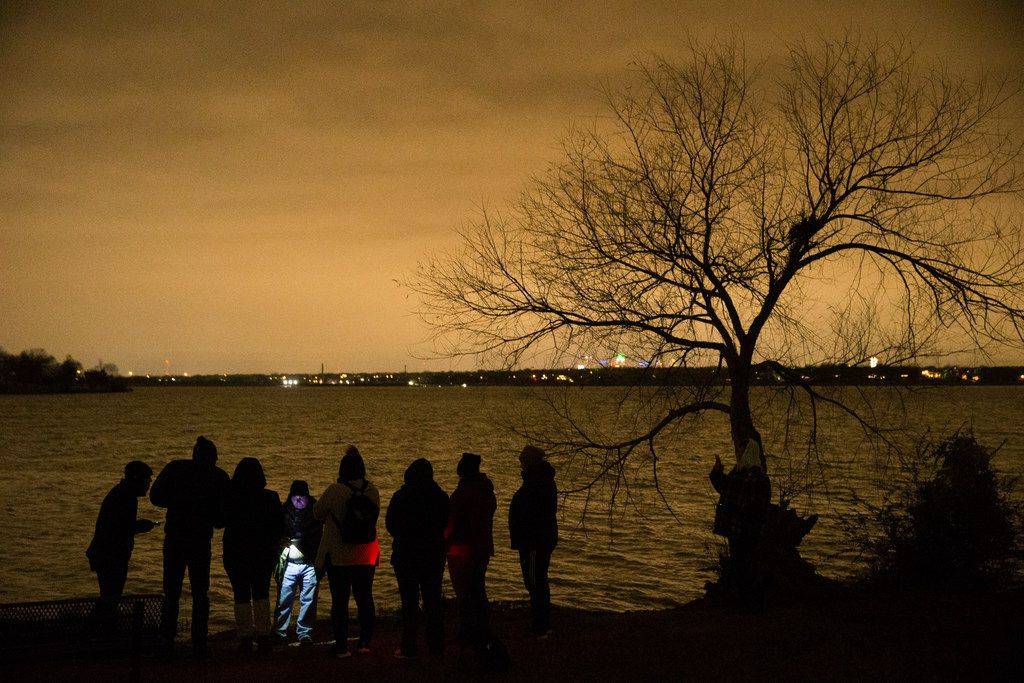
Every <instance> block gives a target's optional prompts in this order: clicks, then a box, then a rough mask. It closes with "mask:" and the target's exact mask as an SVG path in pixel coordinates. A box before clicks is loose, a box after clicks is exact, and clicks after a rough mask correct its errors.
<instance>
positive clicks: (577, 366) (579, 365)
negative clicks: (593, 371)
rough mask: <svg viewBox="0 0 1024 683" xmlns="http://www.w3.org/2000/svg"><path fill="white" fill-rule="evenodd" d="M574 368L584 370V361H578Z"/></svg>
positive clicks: (585, 366)
mask: <svg viewBox="0 0 1024 683" xmlns="http://www.w3.org/2000/svg"><path fill="white" fill-rule="evenodd" d="M576 369H577V370H586V369H587V364H586V363H578V364H577V365H576Z"/></svg>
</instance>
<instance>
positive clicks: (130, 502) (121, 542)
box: [85, 460, 155, 629]
mask: <svg viewBox="0 0 1024 683" xmlns="http://www.w3.org/2000/svg"><path fill="white" fill-rule="evenodd" d="M152 480H153V470H152V468H151V467H150V466H149V465H147V464H146V463H144V462H142V461H141V460H132V461H131V462H130V463H128V464H127V465H125V466H124V478H123V479H121V481H119V482H118V483H117V484H114V487H113V488H111V489H110V491H109V492H108V493H107V495H106V497H105V498H104V499H103V503H102V504H101V505H100V512H99V515H97V517H96V531H95V532H94V533H93V536H92V542H91V543H90V544H89V548H88V550H86V551H85V556H86V557H88V558H89V568H90V569H92V570H93V571H94V572H96V581H97V583H99V586H100V599H99V600H98V601H97V602H96V616H97V617H98V618H99V620H100V623H101V624H102V625H103V627H104V628H107V629H112V628H114V627H115V626H116V619H117V605H118V602H119V601H120V599H121V594H122V593H124V584H125V581H126V580H127V579H128V561H129V560H130V559H131V557H132V550H133V549H134V548H135V535H136V534H144V533H146V532H148V531H152V529H153V527H154V526H155V525H154V523H153V522H151V521H150V520H148V519H137V516H138V512H139V498H141V497H142V496H144V495H146V492H147V491H149V483H150V482H151V481H152Z"/></svg>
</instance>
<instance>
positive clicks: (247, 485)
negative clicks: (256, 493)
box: [231, 458, 267, 490]
mask: <svg viewBox="0 0 1024 683" xmlns="http://www.w3.org/2000/svg"><path fill="white" fill-rule="evenodd" d="M231 483H232V484H234V485H235V486H236V487H238V488H240V489H246V490H259V489H262V488H265V487H266V485H267V477H266V476H265V475H264V474H263V465H261V464H260V461H259V460H257V459H256V458H242V459H241V460H239V461H238V465H236V466H235V473H234V474H233V475H231Z"/></svg>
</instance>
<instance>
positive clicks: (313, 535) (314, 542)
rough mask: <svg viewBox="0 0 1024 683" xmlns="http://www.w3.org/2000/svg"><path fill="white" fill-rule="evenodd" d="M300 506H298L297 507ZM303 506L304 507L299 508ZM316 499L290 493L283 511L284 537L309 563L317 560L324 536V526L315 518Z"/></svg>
mask: <svg viewBox="0 0 1024 683" xmlns="http://www.w3.org/2000/svg"><path fill="white" fill-rule="evenodd" d="M296 504H298V505H296ZM299 505H301V506H302V507H299ZM315 505H316V498H315V497H313V496H310V495H305V494H302V493H290V494H289V496H288V500H286V501H285V503H284V505H283V506H282V509H283V510H284V535H285V536H287V537H288V540H289V542H290V543H291V544H292V545H294V546H295V547H296V548H298V550H299V552H300V553H302V556H303V557H305V558H306V561H307V562H310V563H312V562H313V561H314V560H315V559H316V553H317V550H319V548H320V537H321V536H322V535H323V528H324V526H323V524H322V523H321V522H319V521H317V519H316V517H314V516H313V507H314V506H315Z"/></svg>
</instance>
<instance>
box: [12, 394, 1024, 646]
mask: <svg viewBox="0 0 1024 683" xmlns="http://www.w3.org/2000/svg"><path fill="white" fill-rule="evenodd" d="M572 391H574V392H576V393H575V394H573V400H574V401H577V402H578V403H579V404H580V405H581V406H585V407H586V410H587V411H588V413H589V415H590V417H591V418H592V419H594V420H595V421H601V420H604V419H608V420H611V419H612V417H611V416H612V414H613V411H614V407H615V405H616V404H617V402H616V400H615V396H616V393H617V391H616V390H615V389H609V388H585V389H573V390H572ZM532 396H533V394H532V392H531V390H530V389H527V388H518V387H482V388H471V389H460V388H444V389H440V388H420V387H417V388H298V389H284V388H180V389H139V390H136V391H135V392H133V393H130V394H115V395H85V396H0V464H2V467H0V499H2V501H3V503H2V505H3V522H2V523H0V555H2V557H0V599H2V600H3V601H21V600H35V599H46V598H54V597H64V596H72V595H82V594H91V593H94V592H95V584H94V579H93V576H92V574H91V573H90V572H89V568H88V564H87V562H86V559H85V555H84V552H85V548H86V546H87V545H88V542H89V539H90V537H91V534H92V526H93V523H94V521H95V518H96V513H97V511H98V509H99V504H100V501H101V500H102V497H103V495H104V494H105V493H106V491H107V489H108V488H109V487H110V486H111V485H112V484H114V483H115V482H116V481H117V480H118V479H119V477H120V470H121V467H122V466H123V465H124V463H125V462H127V461H128V460H131V459H135V458H138V459H141V460H145V461H146V462H148V463H150V464H151V465H152V466H153V467H154V469H156V470H159V468H160V467H162V466H163V465H164V464H165V463H166V462H167V461H168V460H170V459H172V458H177V457H188V455H189V453H190V448H191V444H192V442H193V440H194V439H195V436H196V435H197V434H205V435H207V436H209V437H210V438H212V439H213V440H214V441H215V442H216V443H217V445H218V447H219V450H220V458H221V461H220V464H221V466H222V467H224V469H225V470H227V471H228V472H229V473H230V472H231V471H232V469H233V468H234V465H235V463H237V462H238V460H239V459H240V458H242V457H244V456H255V457H257V458H260V460H262V461H263V465H264V467H265V468H266V472H267V478H268V480H269V486H270V487H271V488H274V489H276V490H277V491H278V492H280V493H282V495H283V494H284V493H286V492H287V490H288V486H289V484H290V483H291V481H292V479H296V478H302V479H307V480H308V481H309V482H310V486H311V488H312V489H313V491H314V493H315V494H318V493H319V492H321V491H323V490H324V489H325V488H326V487H327V485H328V484H329V483H330V482H332V481H334V479H335V477H336V475H337V466H338V459H339V458H340V457H341V455H342V453H343V451H344V446H345V444H347V443H356V444H358V445H359V447H360V450H361V451H362V453H363V455H364V457H365V458H366V460H367V467H368V470H369V472H370V477H371V478H372V479H373V480H374V481H375V482H376V483H377V485H378V486H379V487H380V489H381V493H382V497H383V499H384V500H387V499H388V498H390V495H391V494H392V493H393V492H394V490H395V489H396V488H397V487H398V486H399V485H400V483H401V480H402V473H403V471H404V469H405V467H406V465H407V464H408V463H409V462H410V461H411V460H412V459H414V458H417V457H427V458H430V459H431V460H432V461H433V462H434V468H435V472H436V474H437V479H438V481H439V483H440V484H441V485H442V486H443V487H445V488H446V489H447V490H449V491H450V490H451V489H452V488H454V485H455V482H456V476H455V464H456V462H457V460H458V457H459V454H461V453H462V452H463V451H475V452H477V453H480V454H482V455H483V456H484V469H485V471H487V472H488V473H489V474H490V476H491V477H492V479H493V480H494V482H495V488H496V494H497V496H498V514H497V517H496V520H495V544H496V546H497V548H498V552H497V556H496V557H495V558H494V560H493V562H492V565H491V570H490V573H489V581H488V589H489V591H490V594H491V596H492V597H495V598H521V597H524V594H523V591H522V589H521V585H520V578H519V566H518V562H517V560H516V557H515V556H514V554H513V552H512V551H511V550H508V530H507V526H506V515H507V506H508V502H509V500H510V498H511V496H512V493H513V492H514V491H515V488H516V487H517V486H518V482H519V477H518V465H517V462H516V455H517V453H518V448H519V447H520V446H521V445H522V444H521V443H520V440H519V438H518V437H516V436H515V435H513V434H511V433H510V432H509V431H507V430H506V429H505V425H507V424H509V423H511V422H513V421H515V420H517V419H526V420H527V421H528V422H531V423H533V424H542V423H543V421H544V420H545V419H546V418H545V414H544V412H543V409H542V406H541V405H540V404H539V402H537V401H535V400H532ZM1022 399H1024V389H1022V388H1014V387H1005V388H1004V387H969V388H945V389H934V390H930V391H928V392H925V393H923V394H920V395H914V396H912V397H910V398H909V399H908V402H907V406H908V409H909V412H910V413H911V415H912V416H914V419H915V421H916V422H917V423H920V424H929V425H932V426H934V427H938V428H949V427H956V426H957V425H959V424H961V423H963V422H965V421H971V422H972V423H973V426H974V429H975V432H976V433H977V434H978V435H979V437H980V438H982V440H983V441H985V442H987V443H991V444H996V443H998V442H1000V441H1003V440H1004V439H1005V440H1006V441H1007V443H1006V445H1005V446H1004V448H1003V450H1002V451H1001V452H1000V455H999V457H998V458H997V465H998V466H1000V467H1001V468H1002V469H1004V470H1007V471H1017V472H1019V471H1020V470H1021V469H1022V467H1024V433H1022V432H1024V426H1022V419H1021V418H1022V417H1024V415H1022V412H1024V408H1022V406H1024V400H1022ZM829 429H831V430H832V431H831V433H830V434H829V437H830V438H829V439H828V443H829V446H828V448H829V458H828V459H829V461H830V462H832V463H833V464H832V465H831V470H830V471H831V474H832V481H833V485H832V486H830V489H829V495H828V496H825V495H822V494H821V493H820V492H819V493H818V494H817V495H816V496H815V497H814V498H813V499H807V498H804V499H800V500H798V502H797V506H798V507H799V508H801V509H807V508H808V507H811V508H813V510H814V511H817V512H819V513H821V514H822V522H820V523H819V526H818V527H817V528H816V529H815V530H814V531H813V532H812V534H811V535H810V536H809V537H808V539H807V540H806V542H805V554H807V555H809V556H810V557H812V558H817V559H819V560H821V561H822V562H823V563H827V567H828V569H829V570H830V571H831V572H832V573H842V572H844V571H848V570H850V569H851V568H852V567H854V566H855V564H856V558H855V557H854V556H853V555H852V554H851V553H850V552H849V550H848V549H847V548H846V547H845V545H844V543H843V538H842V536H841V534H840V533H839V531H838V525H837V524H836V521H835V518H836V514H838V513H840V512H842V511H843V510H844V509H845V508H846V507H847V506H848V505H849V502H850V496H849V494H848V492H847V490H848V489H849V488H853V489H858V490H861V491H862V492H863V490H864V489H866V488H870V484H871V482H872V481H874V479H875V476H876V472H877V470H876V469H874V467H873V465H872V463H873V459H872V458H871V457H870V456H869V455H868V454H865V453H863V452H861V448H862V446H861V441H860V439H859V438H858V437H857V434H856V430H854V429H853V427H852V425H849V424H844V423H836V424H833V425H831V426H830V427H829ZM765 431H766V434H765V436H766V437H767V438H769V440H770V439H771V437H770V436H769V432H770V431H771V430H770V428H768V429H766V430H765ZM727 434H728V432H727V430H726V429H725V425H724V422H723V421H722V420H721V418H719V417H712V418H709V419H708V420H706V421H704V422H702V423H700V424H698V426H697V427H696V428H688V429H685V430H684V429H680V430H677V431H676V432H675V433H673V434H671V435H669V436H668V437H667V438H666V439H665V440H664V441H663V443H662V444H661V452H662V455H663V460H662V461H661V464H660V465H659V477H660V480H661V483H662V488H663V490H664V491H665V493H666V496H667V498H668V502H669V503H670V504H671V506H672V509H673V511H674V513H675V517H673V515H672V514H670V513H669V512H668V511H667V510H666V509H665V508H664V506H663V505H660V504H659V503H658V498H657V495H656V494H655V492H654V491H653V489H652V488H651V487H650V486H649V483H648V485H643V484H641V485H640V486H639V487H637V488H635V489H634V490H633V491H631V493H632V494H634V496H635V498H634V499H633V500H634V501H636V508H637V509H634V508H633V507H627V508H626V509H624V510H617V511H616V512H615V513H614V514H613V526H612V529H611V530H610V531H609V529H608V528H607V521H608V515H607V514H606V513H607V508H606V507H604V506H602V505H601V504H600V502H597V503H595V504H593V506H592V509H593V510H594V511H595V515H594V517H593V518H592V520H591V522H590V523H589V524H588V528H586V529H583V528H580V527H579V525H578V521H579V515H578V512H579V510H580V509H581V506H582V499H579V498H575V499H572V500H570V501H569V503H568V504H567V505H566V506H565V509H564V510H563V519H562V534H561V537H562V541H561V545H560V547H559V549H558V551H557V552H556V553H555V556H554V558H553V559H552V568H551V576H552V594H553V599H554V600H555V602H558V603H562V604H573V605H577V606H582V607H589V608H605V609H631V608H644V607H654V606H662V605H668V604H673V603H678V602H682V601H686V600H688V599H691V598H693V597H695V596H697V595H698V594H699V593H700V591H701V586H702V585H703V581H704V579H705V578H707V577H706V574H707V570H706V569H705V565H706V564H707V562H708V557H709V547H710V546H711V545H712V544H714V543H715V538H714V537H713V536H711V534H710V533H709V532H708V529H709V527H710V521H711V516H712V509H713V502H714V499H715V497H714V494H713V491H712V489H711V486H710V484H709V483H708V481H707V477H706V473H707V471H708V469H709V468H710V466H711V464H712V462H713V460H714V456H715V454H716V453H718V454H721V455H723V459H725V456H726V455H727V454H728V452H729V449H730V446H729V444H728V441H727V438H728V437H727ZM556 464H557V463H556ZM560 485H561V486H562V487H563V488H564V487H565V482H562V481H560ZM631 505H632V504H631ZM160 512H161V511H158V510H155V509H153V507H152V506H151V505H150V504H149V503H148V501H145V500H143V501H142V503H141V504H140V515H141V516H145V517H151V518H154V519H156V518H160V517H161V515H160ZM160 534H161V531H160V530H159V529H158V530H157V531H154V532H153V533H152V534H149V535H147V536H140V537H139V539H138V542H137V545H136V550H135V555H134V557H133V559H132V566H131V574H130V577H129V581H128V590H129V591H146V592H159V590H160V541H161V536H160ZM382 541H383V545H384V555H383V558H382V565H383V566H382V567H381V569H380V570H379V572H378V574H377V580H376V583H375V593H376V595H377V596H378V600H379V602H380V603H382V604H386V605H392V606H397V604H398V599H397V591H396V588H395V584H394V576H393V574H392V572H391V569H390V567H388V566H386V562H387V558H388V557H389V543H390V539H388V538H386V536H385V537H382ZM213 567H214V572H213V581H212V595H211V598H212V602H213V624H214V626H215V627H217V626H220V625H225V624H227V623H228V621H229V619H230V603H231V597H230V596H231V593H230V587H229V585H228V581H227V577H226V576H225V574H224V571H223V567H222V565H221V561H220V532H218V533H217V535H216V537H215V541H214V563H213ZM321 599H322V600H323V601H325V603H326V602H329V600H330V598H329V593H328V591H323V592H322V593H321ZM323 607H324V609H326V608H327V605H326V604H324V605H323ZM324 614H326V612H324Z"/></svg>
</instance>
